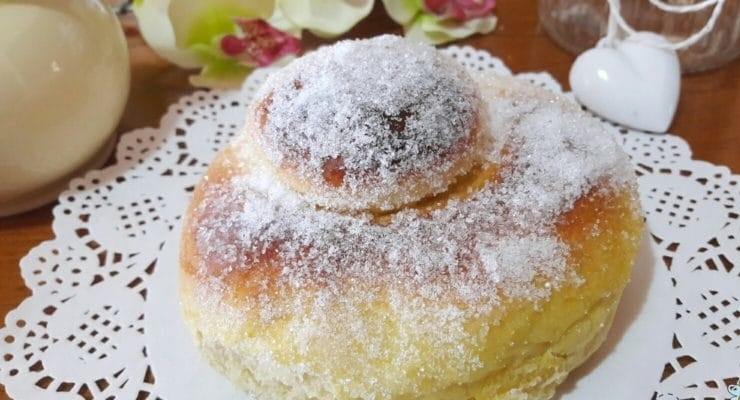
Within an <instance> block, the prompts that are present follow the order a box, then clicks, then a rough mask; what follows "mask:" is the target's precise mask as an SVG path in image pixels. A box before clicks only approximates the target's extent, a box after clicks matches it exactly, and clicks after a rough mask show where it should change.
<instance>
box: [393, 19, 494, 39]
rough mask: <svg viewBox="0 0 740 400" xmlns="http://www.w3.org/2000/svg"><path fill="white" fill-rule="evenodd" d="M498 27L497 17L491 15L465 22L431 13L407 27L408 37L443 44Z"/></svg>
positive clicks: (488, 31)
mask: <svg viewBox="0 0 740 400" xmlns="http://www.w3.org/2000/svg"><path fill="white" fill-rule="evenodd" d="M495 27H496V17H495V16H493V15H489V16H486V17H483V18H476V19H471V20H469V21H465V22H461V23H460V22H452V21H440V20H439V19H437V18H436V17H434V16H431V15H422V16H420V17H419V18H417V19H415V20H414V21H413V22H412V23H411V24H410V25H409V26H408V27H407V28H406V37H408V38H410V39H413V40H419V41H424V42H427V43H432V44H441V43H446V42H451V41H453V40H457V39H462V38H466V37H468V36H471V35H474V34H476V33H490V32H491V31H493V29H494V28H495Z"/></svg>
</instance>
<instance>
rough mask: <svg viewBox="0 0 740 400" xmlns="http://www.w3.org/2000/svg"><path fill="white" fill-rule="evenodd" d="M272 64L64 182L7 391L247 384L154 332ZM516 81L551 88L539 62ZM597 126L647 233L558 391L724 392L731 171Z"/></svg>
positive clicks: (117, 394)
mask: <svg viewBox="0 0 740 400" xmlns="http://www.w3.org/2000/svg"><path fill="white" fill-rule="evenodd" d="M445 51H446V52H447V53H448V54H450V55H451V56H452V57H454V58H456V59H457V60H458V61H459V62H461V63H462V64H463V65H465V66H466V67H468V68H470V69H472V70H478V71H494V72H497V73H500V74H505V75H510V74H511V72H510V71H509V70H508V68H507V67H506V66H505V65H504V64H503V62H502V61H501V60H500V59H498V58H495V57H492V56H491V55H489V54H488V53H486V52H483V51H479V50H475V49H472V48H469V47H454V46H453V47H449V48H447V49H446V50H445ZM267 73H269V70H261V71H258V72H256V73H254V74H253V75H252V76H251V77H250V78H249V79H248V80H247V82H246V83H245V85H244V87H243V89H242V91H241V92H237V91H231V92H229V91H211V92H196V93H194V94H192V95H189V96H186V97H184V98H182V99H181V100H180V101H179V102H178V103H176V104H174V105H172V106H171V107H170V108H169V110H168V112H167V114H166V115H165V116H164V117H163V119H162V121H161V125H160V127H158V128H147V129H140V130H136V131H133V132H131V133H129V134H126V135H124V136H123V137H122V139H121V142H120V144H119V145H118V148H117V151H116V160H117V163H116V164H114V165H112V166H110V167H108V168H105V169H103V170H100V171H92V172H90V173H88V174H87V175H86V176H85V177H83V178H78V179H75V180H73V181H72V182H71V183H70V188H69V190H67V191H66V192H64V193H63V194H62V195H61V196H60V198H59V204H58V205H57V206H56V207H55V208H54V211H53V213H54V222H53V230H54V233H55V235H56V237H55V239H53V240H50V241H47V242H44V243H42V244H40V245H39V246H37V247H36V248H34V249H33V250H32V251H31V252H30V253H29V254H28V255H27V256H26V257H24V258H23V260H22V261H21V265H20V268H21V273H22V276H23V279H24V281H25V284H26V285H27V286H28V287H29V288H30V289H31V291H32V295H31V296H30V297H28V298H27V299H25V300H24V301H23V302H22V303H21V304H20V305H19V306H18V308H16V309H15V310H13V311H11V312H10V313H9V314H8V315H7V316H6V318H5V324H6V326H5V327H4V328H2V330H1V331H0V337H1V338H2V341H0V345H1V346H2V354H3V358H2V362H0V382H1V383H3V384H4V385H5V388H6V391H7V392H8V394H9V395H10V396H11V397H13V398H15V399H37V400H43V399H113V398H115V399H158V398H159V399H189V398H203V397H200V395H197V396H196V395H195V392H193V387H194V386H200V387H201V389H200V390H201V392H199V393H205V394H208V393H210V394H211V395H213V394H214V393H218V394H219V395H218V396H209V398H213V399H217V400H218V399H231V398H234V396H239V397H242V396H243V395H241V394H235V393H237V392H234V391H233V389H230V388H227V389H223V388H222V389H220V391H216V392H214V391H208V390H209V388H208V387H207V384H203V382H204V381H205V382H210V381H217V380H219V379H221V378H220V377H219V376H216V375H214V376H212V377H211V376H208V377H206V378H203V376H202V374H206V375H207V374H210V372H208V371H205V372H204V371H203V370H199V369H197V368H196V369H194V367H188V366H183V367H182V368H181V369H178V368H166V367H165V364H167V363H170V364H172V363H174V362H175V361H177V362H179V361H182V359H183V357H190V356H192V357H197V356H196V355H189V353H181V354H178V355H176V356H172V357H171V358H169V359H168V358H167V357H168V356H167V354H166V352H165V353H163V350H162V348H161V347H162V346H175V347H176V346H184V345H185V344H183V343H182V342H181V340H182V338H181V337H180V339H173V340H165V341H164V342H167V343H166V344H165V343H163V340H162V338H165V337H167V335H170V334H173V332H175V333H177V334H181V332H179V330H178V328H177V325H176V324H175V325H172V324H171V323H170V321H164V319H166V318H168V316H167V314H166V313H164V314H163V312H166V310H167V308H166V307H176V304H177V301H176V299H174V298H172V297H174V296H171V295H170V294H168V292H167V291H168V290H169V291H176V290H175V289H173V288H176V284H175V283H173V282H176V275H174V274H176V271H177V261H176V249H177V242H178V241H179V237H178V236H177V235H178V226H179V221H180V218H181V215H182V213H183V211H184V210H185V207H186V205H187V202H188V200H189V193H190V192H191V191H192V190H193V187H194V185H195V184H196V182H197V181H198V179H199V178H200V176H201V175H202V173H203V172H204V170H205V168H206V167H207V165H208V163H209V162H210V160H211V159H212V158H213V157H214V156H215V154H216V153H217V152H218V151H219V149H221V148H223V147H224V146H225V145H226V144H227V143H228V142H229V141H230V139H231V138H232V137H234V136H235V135H237V133H238V132H239V130H240V127H241V124H242V120H243V117H244V108H245V106H246V105H247V104H248V102H249V100H250V97H251V96H252V94H253V93H254V92H255V90H256V89H257V87H258V86H259V85H260V84H261V82H262V81H263V80H264V78H265V76H266V74H267ZM516 77H517V78H519V79H526V80H529V81H531V82H534V83H536V84H538V85H540V86H543V87H545V88H548V89H550V90H553V91H556V92H561V88H560V86H559V85H558V83H557V82H556V81H555V80H554V79H553V78H552V77H551V76H550V75H548V74H546V73H523V74H518V75H516ZM603 123H604V125H605V126H606V128H607V129H608V130H609V131H610V132H611V133H613V135H614V136H615V137H616V138H618V140H619V141H620V142H621V143H622V145H623V146H624V149H625V150H626V151H627V152H628V153H629V155H630V157H631V159H632V161H633V163H634V166H635V171H636V172H637V174H638V175H639V184H640V194H641V199H642V204H643V207H644V209H645V212H646V216H647V220H648V226H649V231H650V234H649V235H648V236H647V238H646V240H645V246H643V253H642V254H641V255H640V259H639V260H638V264H639V265H638V266H637V267H636V272H635V276H633V282H632V284H631V285H630V286H629V287H628V291H627V293H626V294H625V298H624V302H623V304H622V306H620V307H621V308H620V311H619V313H618V316H617V322H615V328H614V329H613V332H611V333H610V341H609V342H608V343H607V345H606V346H605V348H604V349H602V350H601V351H600V353H601V354H597V356H596V357H595V358H594V359H592V360H591V361H589V363H588V365H586V366H585V367H583V368H581V369H579V370H578V371H577V372H576V373H575V375H583V377H582V378H581V379H576V378H573V379H571V380H570V381H569V382H568V383H566V385H565V387H564V389H563V391H562V393H561V398H562V399H575V398H594V397H581V394H583V393H591V392H593V393H594V394H596V395H598V394H599V392H598V391H597V390H598V389H599V387H600V385H602V382H604V383H603V384H606V385H607V386H606V387H601V392H600V396H599V397H600V398H634V399H644V400H648V399H656V398H660V399H673V398H680V399H724V398H727V397H729V396H728V392H727V385H729V384H734V383H735V381H736V380H737V379H738V377H737V376H738V374H740V220H739V218H738V215H739V214H740V209H739V207H738V205H739V204H740V187H739V186H738V181H740V178H739V177H738V175H732V174H731V172H730V171H729V170H728V169H727V168H725V167H720V166H714V165H712V164H709V163H706V162H702V161H697V160H692V159H691V151H690V149H689V147H688V145H687V144H686V143H685V142H684V141H683V140H682V139H680V138H679V137H677V136H674V135H670V134H666V135H650V134H645V133H641V132H637V131H633V130H628V129H625V128H622V127H620V126H617V125H614V124H611V123H609V122H606V121H604V122H603ZM643 264H644V265H643ZM638 269H639V270H638ZM159 288H163V289H161V290H159V291H157V289H159ZM164 288H168V289H164ZM165 294H166V295H167V296H169V297H168V298H167V299H165V300H162V297H161V296H165ZM158 296H160V297H158ZM160 304H163V305H162V306H160ZM153 307H154V308H153ZM152 310H153V311H152ZM163 310H164V311H163ZM155 318H156V320H155ZM169 318H175V319H178V317H177V316H176V315H175V316H172V315H170V316H169ZM168 329H171V330H170V331H168ZM152 353H155V354H158V355H157V356H156V357H153V356H152ZM163 354H164V355H163ZM158 363H159V364H158ZM181 365H182V364H181ZM193 374H199V375H201V376H192V375H193ZM632 377H634V379H632ZM200 378H203V379H200ZM194 383H196V384H197V385H194ZM204 385H205V386H204ZM615 386H616V387H615ZM607 388H608V389H607ZM576 393H579V395H578V396H576V395H575V394H576ZM609 393H612V394H613V397H612V396H611V395H609ZM219 396H220V397H219ZM244 398H248V397H244Z"/></svg>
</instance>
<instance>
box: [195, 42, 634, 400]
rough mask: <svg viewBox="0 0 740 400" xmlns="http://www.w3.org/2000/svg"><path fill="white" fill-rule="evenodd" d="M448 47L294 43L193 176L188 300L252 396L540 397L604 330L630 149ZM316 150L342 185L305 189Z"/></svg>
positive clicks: (547, 97)
mask: <svg viewBox="0 0 740 400" xmlns="http://www.w3.org/2000/svg"><path fill="white" fill-rule="evenodd" d="M449 62H451V61H448V60H446V59H444V58H441V57H440V56H439V55H437V54H436V53H435V50H433V49H432V48H429V47H424V46H420V45H415V44H409V43H407V42H404V41H401V39H397V38H392V37H381V38H379V39H373V40H372V41H370V42H362V41H360V42H358V41H351V42H342V43H340V44H337V45H334V46H332V47H331V48H328V49H323V50H319V51H317V52H315V53H313V54H310V55H308V56H305V57H304V58H303V59H301V62H297V63H293V64H291V65H290V66H289V67H287V69H286V70H284V71H282V72H278V73H276V74H275V75H273V77H272V78H270V79H269V81H268V83H267V86H265V88H263V89H262V90H261V92H260V95H258V96H257V98H256V103H255V104H253V106H252V108H251V110H252V111H251V112H252V113H250V115H249V116H248V121H247V127H248V129H247V131H246V132H245V134H244V135H243V136H242V137H240V138H239V139H237V141H235V142H234V143H232V145H231V146H230V147H229V148H228V149H227V150H226V151H225V152H224V153H222V154H221V155H220V156H219V157H218V158H217V159H216V160H215V161H214V163H213V164H212V166H211V167H210V168H209V171H208V173H207V175H206V177H205V178H204V180H203V181H202V182H201V183H200V184H199V186H198V187H197V189H196V191H195V195H194V200H193V204H192V205H191V208H190V211H189V214H188V217H187V219H186V222H185V225H184V227H185V228H184V232H183V247H182V253H181V254H182V269H181V272H182V274H181V276H182V290H181V294H182V296H181V300H182V304H183V310H184V315H185V320H186V321H187V322H188V324H189V326H190V327H191V328H192V329H193V331H194V334H195V335H194V337H195V338H196V341H197V342H198V345H199V347H200V350H201V351H202V352H203V354H204V355H205V357H206V358H207V359H208V360H209V361H210V363H211V364H212V365H214V366H215V367H216V368H217V369H218V370H219V371H221V372H222V373H224V374H226V375H227V376H229V378H231V379H232V380H233V381H234V382H236V383H237V384H239V385H241V386H242V387H244V388H245V389H247V390H249V391H251V392H254V393H255V394H257V396H258V398H265V399H295V400H298V399H301V400H305V399H329V398H331V399H339V400H357V399H363V400H381V399H384V400H398V399H496V400H514V399H516V400H520V399H524V398H537V399H547V398H549V397H550V396H551V395H552V394H553V392H554V390H555V387H556V386H557V385H558V384H559V383H560V382H561V381H562V380H563V379H564V377H565V376H566V375H567V373H568V372H569V371H570V370H572V369H573V368H575V366H577V365H579V364H580V363H582V362H583V361H584V360H585V358H586V357H588V355H589V354H591V353H592V352H593V351H594V350H595V349H596V348H597V347H598V346H599V344H600V343H601V342H602V341H603V339H604V337H605V334H606V330H607V329H608V326H609V324H610V323H611V320H612V318H613V315H614V311H615V310H616V306H617V304H618V301H619V297H620V295H621V293H622V290H623V288H624V285H626V282H627V280H628V278H629V272H630V269H631V264H632V261H633V256H634V254H635V250H636V247H637V242H638V239H639V237H640V230H641V226H642V225H641V219H640V216H639V210H638V204H637V200H636V197H635V196H636V190H635V177H634V174H633V173H632V169H631V166H630V163H629V161H628V159H627V157H626V155H625V154H624V153H623V152H622V150H621V149H620V148H619V145H618V144H617V143H616V142H615V140H614V139H613V138H612V137H611V136H609V135H608V134H607V133H606V132H605V131H604V130H603V128H602V127H601V125H600V123H599V122H598V121H597V120H595V119H594V118H592V117H591V116H589V115H587V114H586V113H584V112H583V111H581V110H580V109H579V108H578V107H577V106H576V105H574V104H572V103H570V102H569V101H568V100H566V99H563V98H561V97H558V96H556V95H554V94H552V93H549V92H546V91H544V90H543V89H540V88H536V87H534V86H532V85H529V84H526V83H522V82H518V81H516V80H515V79H512V78H500V77H496V76H492V75H482V76H475V77H471V76H469V75H467V74H466V73H465V72H463V71H462V70H461V69H460V67H453V66H452V65H447V64H446V63H449ZM407 65H413V66H414V68H407ZM442 65H447V66H444V67H439V68H438V66H442ZM298 66H303V67H306V68H299V67H298ZM396 70H397V71H399V73H398V74H397V75H393V74H390V75H389V74H388V71H396ZM287 78H289V79H287ZM297 78H299V79H297ZM268 99H269V102H268V103H269V105H270V106H269V113H268V114H267V115H266V119H264V120H262V118H261V117H262V115H261V114H260V113H259V110H260V106H259V104H261V102H264V101H267V100H268ZM401 115H403V118H400V116H401ZM399 118H400V119H403V124H400V122H399V121H398V119H399ZM260 125H263V128H264V129H263V130H262V132H261V133H260V134H259V135H255V131H251V130H249V127H253V128H255V129H259V128H260ZM460 141H462V142H460ZM456 143H465V146H468V147H465V146H462V147H460V146H458V144H456ZM460 159H462V160H464V162H458V161H459V160H460ZM327 160H341V165H342V169H341V170H342V171H343V173H344V175H343V176H342V177H341V178H342V182H341V185H339V186H337V187H322V188H321V190H319V191H317V192H310V190H308V189H307V190H306V191H303V189H305V187H299V185H297V184H296V180H297V181H298V182H299V183H301V182H303V181H302V180H301V179H299V178H301V177H304V178H305V180H307V181H308V182H309V184H310V185H315V186H317V187H318V186H320V184H319V183H317V182H314V181H311V179H314V178H315V179H322V178H324V179H325V178H326V177H325V176H324V174H323V172H324V170H325V167H326V163H327ZM450 160H457V161H450ZM448 162H452V163H456V168H452V169H449V168H448V169H445V168H447V167H446V165H448V164H447V163H448ZM330 164H332V165H333V162H332V163H330ZM440 166H441V167H440ZM317 171H319V172H317ZM317 174H318V175H317ZM286 176H288V177H290V178H291V179H286V178H285V177H286ZM310 185H309V186H310ZM345 186H346V187H345ZM419 187H426V188H427V189H428V188H433V190H431V191H425V190H419ZM347 188H349V189H347ZM298 189H301V190H298ZM309 189H310V188H309ZM345 189H346V190H345ZM398 193H400V196H396V195H397V194H398ZM350 194H353V195H356V196H357V198H358V199H359V200H358V201H357V203H358V204H363V205H364V206H360V207H354V208H353V207H334V206H335V205H336V204H338V203H335V202H334V201H337V202H339V201H340V200H343V201H347V200H348V199H349V200H351V199H353V197H352V196H349V195H350ZM385 194H388V196H389V197H394V196H395V200H399V199H400V200H401V201H400V202H395V201H394V202H389V203H385V204H380V205H379V204H378V203H373V202H372V201H369V200H368V199H370V200H373V199H378V198H382V197H383V196H384V195H385ZM333 195H336V197H332V196H333ZM404 195H407V196H406V197H404ZM322 196H323V197H322ZM327 196H328V197H327ZM420 196H421V197H420ZM327 198H328V199H329V200H330V201H329V202H328V204H327V202H326V201H324V200H326V199H327ZM368 204H373V206H368ZM342 205H346V204H345V203H342ZM391 205H392V206H391ZM376 206H377V207H376Z"/></svg>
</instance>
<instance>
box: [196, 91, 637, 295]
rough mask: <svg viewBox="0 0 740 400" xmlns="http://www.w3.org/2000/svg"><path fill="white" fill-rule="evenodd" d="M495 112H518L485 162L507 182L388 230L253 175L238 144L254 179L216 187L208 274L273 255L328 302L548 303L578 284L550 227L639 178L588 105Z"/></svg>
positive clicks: (206, 223)
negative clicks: (595, 194)
mask: <svg viewBox="0 0 740 400" xmlns="http://www.w3.org/2000/svg"><path fill="white" fill-rule="evenodd" d="M489 106H490V109H489V110H487V111H488V113H495V114H497V115H511V116H512V117H511V118H510V119H504V120H501V121H498V122H497V121H494V120H493V119H492V130H493V131H494V132H501V135H498V137H497V138H496V140H500V141H503V146H497V148H499V149H503V150H501V151H499V152H497V153H489V154H487V157H486V160H485V161H484V162H485V163H491V164H496V165H498V166H499V167H498V168H499V172H498V174H499V177H498V179H496V180H492V181H490V182H488V183H486V184H485V185H484V186H483V187H482V188H480V189H479V190H477V191H475V192H473V193H471V194H470V195H469V196H468V197H466V198H464V199H463V200H458V199H449V200H447V201H446V204H445V205H444V206H443V207H441V208H436V209H431V210H427V211H425V212H422V211H420V210H418V209H415V208H413V207H404V208H402V209H399V210H396V211H394V212H393V213H391V214H390V219H389V221H388V222H386V223H382V224H381V223H378V222H377V221H376V219H375V218H374V215H373V214H372V213H370V212H358V213H351V214H343V213H338V212H334V211H331V210H325V209H321V208H317V207H316V206H315V205H314V204H311V203H309V202H307V201H305V199H303V198H302V197H300V196H298V195H297V194H295V193H293V192H291V191H290V190H287V189H286V188H285V187H283V186H282V185H281V184H280V183H279V182H278V181H277V180H275V179H274V177H272V176H270V174H269V172H268V171H264V170H260V169H255V168H256V166H255V165H253V164H252V163H251V162H250V156H249V154H250V149H248V148H246V149H240V150H239V151H240V154H241V156H242V157H243V159H242V160H241V161H242V162H243V163H244V165H243V168H245V170H246V171H247V172H246V173H245V174H244V175H237V176H234V177H233V178H231V179H229V180H228V181H226V182H225V183H223V184H218V185H211V186H209V188H208V190H207V192H206V195H205V196H206V198H207V200H206V201H204V202H203V203H202V206H201V207H202V209H200V210H198V212H197V214H200V215H203V216H205V217H204V218H202V219H201V220H200V221H199V222H198V224H197V226H198V231H197V243H198V245H199V248H200V251H201V255H202V257H203V262H204V263H205V264H207V267H206V266H205V265H204V268H203V272H204V273H207V274H211V275H214V276H219V275H221V274H222V273H227V272H229V273H230V272H232V270H234V269H240V268H250V265H253V264H255V260H256V259H259V258H260V257H261V256H263V255H265V254H268V253H269V254H270V255H271V256H270V257H271V259H273V260H274V261H273V262H275V263H277V264H279V265H280V270H281V272H280V278H279V282H280V284H279V285H278V287H279V286H280V285H284V286H285V287H290V288H302V287H308V286H310V287H314V286H315V284H316V283H317V282H320V284H321V285H320V286H321V288H322V289H321V290H322V291H325V293H326V295H328V296H332V295H337V296H340V295H341V292H342V290H341V289H342V288H341V287H342V285H343V284H344V283H345V282H348V281H354V282H360V283H362V284H363V285H367V286H368V287H382V288H384V289H387V288H389V287H390V288H393V287H396V288H398V289H399V290H415V291H416V292H417V293H418V294H419V295H420V296H422V297H424V298H426V299H429V300H439V299H440V296H442V295H444V296H449V295H450V294H453V295H454V297H455V298H456V299H458V300H460V301H462V302H463V303H464V304H468V305H473V304H475V305H477V306H484V307H490V306H492V305H494V304H495V303H496V302H497V301H498V298H499V296H500V295H506V296H509V297H519V298H526V299H532V300H536V299H541V298H544V297H546V296H547V295H548V293H549V292H550V291H551V290H552V289H555V288H557V287H559V286H560V285H561V284H562V283H563V282H565V281H566V280H567V279H574V278H576V277H575V276H573V274H571V273H569V271H568V268H567V255H568V248H567V247H566V246H565V245H564V244H563V243H562V242H560V240H559V239H558V238H557V236H556V235H555V233H554V230H553V228H554V226H555V224H556V222H557V221H558V216H559V215H561V214H563V213H564V212H566V211H568V210H569V209H570V208H571V207H572V206H573V204H574V202H575V201H576V200H577V199H579V198H580V197H582V196H584V195H586V194H587V193H589V192H591V191H592V190H594V189H595V188H597V187H598V188H599V190H602V191H606V192H609V191H615V190H617V189H619V188H620V187H623V186H624V185H626V184H627V183H628V182H631V172H630V167H629V163H628V161H627V159H626V158H625V156H624V154H623V153H622V152H621V151H620V150H619V149H618V145H617V144H616V143H615V142H614V140H613V139H612V138H611V137H609V136H608V135H607V134H606V133H604V132H603V131H602V130H601V127H600V126H599V124H598V122H597V121H595V120H594V119H593V118H591V117H589V116H587V115H586V114H584V113H583V112H581V111H580V110H567V111H564V110H563V107H562V106H561V104H559V103H551V102H540V103H533V102H530V103H528V104H527V106H526V108H522V106H521V105H520V103H517V102H511V101H509V100H508V99H490V101H489ZM355 151H360V150H359V149H356V150H355ZM482 162H483V161H482ZM275 255H276V256H275ZM535 278H537V279H535ZM538 280H539V281H540V283H546V284H540V285H538V284H536V282H537V281H538ZM299 303H301V302H299Z"/></svg>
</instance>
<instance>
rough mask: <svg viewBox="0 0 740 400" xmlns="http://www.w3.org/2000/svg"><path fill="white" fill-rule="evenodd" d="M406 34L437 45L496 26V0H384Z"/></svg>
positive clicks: (392, 16)
mask: <svg viewBox="0 0 740 400" xmlns="http://www.w3.org/2000/svg"><path fill="white" fill-rule="evenodd" d="M383 5H384V6H385V9H386V11H387V12H388V14H389V15H390V17H391V18H392V19H393V20H394V21H396V22H397V23H399V24H401V25H402V26H403V28H404V31H405V33H406V36H407V37H409V38H412V39H417V40H422V41H425V42H429V43H433V44H440V43H445V42H449V41H453V40H457V39H462V38H465V37H468V36H470V35H473V34H475V33H489V32H491V31H492V30H493V28H495V27H496V17H495V16H494V15H493V9H494V7H495V5H496V1H495V0H383Z"/></svg>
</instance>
